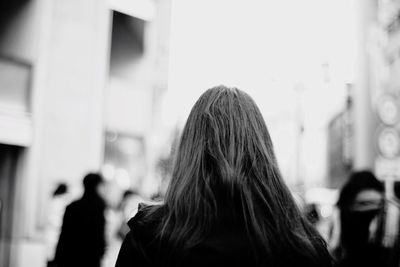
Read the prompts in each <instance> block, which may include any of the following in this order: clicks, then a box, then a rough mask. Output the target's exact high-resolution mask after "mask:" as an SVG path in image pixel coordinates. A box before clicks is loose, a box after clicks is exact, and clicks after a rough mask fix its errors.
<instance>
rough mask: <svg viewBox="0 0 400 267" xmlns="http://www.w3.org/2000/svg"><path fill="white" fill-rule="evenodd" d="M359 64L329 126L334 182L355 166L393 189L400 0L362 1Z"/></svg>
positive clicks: (398, 156) (399, 113) (398, 162)
mask: <svg viewBox="0 0 400 267" xmlns="http://www.w3.org/2000/svg"><path fill="white" fill-rule="evenodd" d="M356 3H357V10H358V12H357V14H356V15H357V33H358V36H357V46H358V49H357V51H358V55H357V64H356V77H355V80H354V85H353V88H352V91H351V94H349V96H348V99H350V102H351V103H352V104H351V106H349V105H348V104H344V105H343V107H344V108H343V111H342V112H341V113H340V114H338V115H337V116H335V117H334V118H333V119H332V121H331V123H330V125H329V128H328V133H329V134H328V135H329V137H330V139H329V142H328V147H329V149H328V150H329V152H328V158H329V160H328V162H329V168H328V171H329V185H330V186H332V187H340V186H341V185H342V184H343V183H344V182H345V180H346V177H348V173H349V171H351V170H362V169H369V170H373V171H375V173H376V175H377V176H378V177H379V178H380V179H381V180H383V181H385V183H386V185H387V188H388V194H389V195H391V194H392V184H393V183H392V182H393V181H396V180H399V179H400V153H399V152H400V134H399V130H400V110H399V109H400V98H399V97H400V80H399V78H398V77H399V71H400V69H399V66H400V64H399V62H400V61H399V51H400V26H399V25H400V2H399V1H396V0H367V1H363V0H357V1H356ZM347 102H348V100H347Z"/></svg>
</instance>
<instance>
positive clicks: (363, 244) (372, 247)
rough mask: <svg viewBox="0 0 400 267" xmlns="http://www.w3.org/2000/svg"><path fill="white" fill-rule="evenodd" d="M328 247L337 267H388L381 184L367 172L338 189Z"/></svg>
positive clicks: (355, 173) (357, 173)
mask: <svg viewBox="0 0 400 267" xmlns="http://www.w3.org/2000/svg"><path fill="white" fill-rule="evenodd" d="M337 207H338V213H336V216H335V218H336V223H335V224H334V225H335V227H334V228H333V231H332V235H331V240H330V244H331V247H332V251H333V255H334V256H335V258H336V260H337V266H338V267H350V266H362V267H369V266H370V267H384V266H388V265H387V264H388V262H387V255H388V254H387V252H388V251H387V250H386V249H385V248H384V247H383V246H382V243H381V241H382V240H381V239H382V233H380V231H382V221H381V220H380V219H381V218H382V216H380V215H381V214H382V213H383V211H384V185H383V184H382V183H381V182H380V181H378V180H377V179H376V177H375V176H374V174H373V173H371V172H370V171H359V172H354V173H352V175H351V176H350V178H349V180H348V181H347V183H346V184H345V185H344V186H343V188H342V189H341V192H340V195H339V200H338V202H337Z"/></svg>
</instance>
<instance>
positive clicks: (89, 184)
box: [55, 173, 106, 267]
mask: <svg viewBox="0 0 400 267" xmlns="http://www.w3.org/2000/svg"><path fill="white" fill-rule="evenodd" d="M102 184H103V179H102V177H101V176H100V175H99V174H96V173H90V174H88V175H86V176H85V177H84V179H83V185H84V188H85V191H84V193H83V196H82V198H81V199H79V200H77V201H74V202H72V203H71V204H70V205H68V206H67V208H66V209H65V214H64V219H63V225H62V229H61V234H60V238H59V241H58V245H57V250H56V257H55V262H56V264H57V266H58V267H80V266H82V267H83V266H84V267H99V266H100V262H101V259H102V257H103V255H104V251H105V245H106V244H105V217H104V211H105V202H104V200H103V198H102V197H101V193H100V190H101V186H102Z"/></svg>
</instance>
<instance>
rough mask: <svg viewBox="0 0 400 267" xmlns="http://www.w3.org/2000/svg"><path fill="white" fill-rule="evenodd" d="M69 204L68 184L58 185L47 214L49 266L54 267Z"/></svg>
mask: <svg viewBox="0 0 400 267" xmlns="http://www.w3.org/2000/svg"><path fill="white" fill-rule="evenodd" d="M69 202H70V197H69V194H68V186H67V184H65V183H58V184H57V186H56V188H55V190H54V192H53V193H52V196H51V199H50V203H49V207H48V212H47V214H48V216H47V225H46V232H47V261H48V264H47V265H48V266H54V256H55V250H56V246H57V241H58V238H59V236H60V232H61V226H62V220H63V214H64V211H65V207H66V206H67V205H68V204H69Z"/></svg>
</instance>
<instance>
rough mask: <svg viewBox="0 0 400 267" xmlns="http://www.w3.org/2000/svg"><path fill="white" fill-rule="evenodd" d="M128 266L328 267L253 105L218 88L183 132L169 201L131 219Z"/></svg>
mask: <svg viewBox="0 0 400 267" xmlns="http://www.w3.org/2000/svg"><path fill="white" fill-rule="evenodd" d="M129 226H130V228H131V231H130V233H129V234H128V235H127V236H126V238H125V241H124V243H123V245H122V247H121V251H120V254H119V257H118V260H117V263H116V266H117V267H125V266H280V267H281V266H307V267H310V266H331V258H330V255H329V253H328V252H327V249H326V246H325V243H324V241H323V240H322V238H321V237H320V236H319V235H318V233H317V232H316V231H315V230H314V228H313V227H312V226H310V224H309V223H308V222H307V220H306V219H305V218H304V217H303V216H302V215H301V214H300V212H299V210H298V208H297V206H296V205H295V203H294V200H293V198H292V196H291V194H290V192H289V190H288V188H287V187H286V185H285V184H284V182H283V180H282V178H281V174H280V172H279V169H278V165H277V162H276V158H275V155H274V151H273V147H272V142H271V138H270V136H269V133H268V130H267V127H266V125H265V122H264V120H263V118H262V115H261V113H260V111H259V109H258V107H257V106H256V104H255V103H254V101H253V100H252V99H251V98H250V97H249V96H248V95H247V94H246V93H244V92H242V91H240V90H238V89H235V88H227V87H224V86H218V87H215V88H212V89H209V90H207V91H206V92H205V93H204V94H203V95H202V96H201V97H200V99H199V100H198V101H197V102H196V104H195V105H194V107H193V108H192V111H191V113H190V115H189V118H188V120H187V122H186V125H185V127H184V129H183V132H182V136H181V139H180V144H179V147H178V150H177V155H176V158H175V163H174V168H173V173H172V179H171V183H170V185H169V188H168V191H167V194H166V196H165V202H164V204H163V205H160V206H151V207H146V208H144V209H142V210H141V211H140V212H139V213H138V214H137V215H136V216H135V217H134V218H133V219H132V220H131V221H130V222H129Z"/></svg>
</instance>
